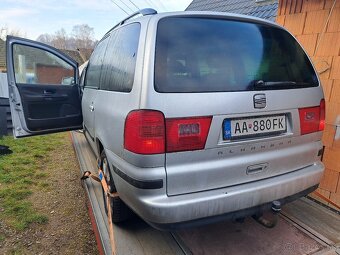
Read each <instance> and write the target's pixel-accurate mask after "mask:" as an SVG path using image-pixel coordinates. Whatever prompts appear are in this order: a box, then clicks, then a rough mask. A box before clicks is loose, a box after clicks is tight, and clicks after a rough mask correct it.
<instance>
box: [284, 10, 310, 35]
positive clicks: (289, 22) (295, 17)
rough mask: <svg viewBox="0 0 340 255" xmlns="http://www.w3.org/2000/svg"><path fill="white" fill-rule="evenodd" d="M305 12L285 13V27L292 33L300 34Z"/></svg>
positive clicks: (303, 24)
mask: <svg viewBox="0 0 340 255" xmlns="http://www.w3.org/2000/svg"><path fill="white" fill-rule="evenodd" d="M305 20H306V13H297V14H291V15H287V16H286V19H285V27H286V28H287V29H288V30H289V31H290V32H291V33H292V34H294V35H301V34H302V32H303V28H304V26H305Z"/></svg>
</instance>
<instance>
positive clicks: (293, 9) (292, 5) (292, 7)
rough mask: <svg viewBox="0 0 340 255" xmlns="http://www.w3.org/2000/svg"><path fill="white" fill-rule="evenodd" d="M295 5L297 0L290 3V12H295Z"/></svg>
mask: <svg viewBox="0 0 340 255" xmlns="http://www.w3.org/2000/svg"><path fill="white" fill-rule="evenodd" d="M296 5H297V0H293V1H292V3H291V7H290V12H289V13H291V14H294V13H296Z"/></svg>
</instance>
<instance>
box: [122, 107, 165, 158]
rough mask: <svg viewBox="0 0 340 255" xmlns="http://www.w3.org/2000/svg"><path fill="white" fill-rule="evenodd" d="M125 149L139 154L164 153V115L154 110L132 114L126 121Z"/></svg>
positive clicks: (133, 112)
mask: <svg viewBox="0 0 340 255" xmlns="http://www.w3.org/2000/svg"><path fill="white" fill-rule="evenodd" d="M124 147H125V149H127V150H129V151H131V152H134V153H138V154H158V153H164V152H165V125H164V115H163V113H161V112H158V111H152V110H138V111H132V112H130V113H129V114H128V116H127V118H126V120H125V129H124Z"/></svg>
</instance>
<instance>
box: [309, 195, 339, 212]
mask: <svg viewBox="0 0 340 255" xmlns="http://www.w3.org/2000/svg"><path fill="white" fill-rule="evenodd" d="M314 194H315V195H316V196H318V197H320V198H321V199H323V200H325V201H326V202H327V203H330V204H331V205H333V206H334V207H336V208H338V209H339V210H340V206H339V205H337V204H336V203H334V202H333V201H331V200H329V199H328V198H327V197H325V196H323V195H321V194H320V193H319V192H317V191H314Z"/></svg>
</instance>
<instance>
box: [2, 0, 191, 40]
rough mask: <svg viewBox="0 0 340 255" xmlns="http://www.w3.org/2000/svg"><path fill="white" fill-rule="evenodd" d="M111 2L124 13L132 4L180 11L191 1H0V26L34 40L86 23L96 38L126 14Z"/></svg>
mask: <svg viewBox="0 0 340 255" xmlns="http://www.w3.org/2000/svg"><path fill="white" fill-rule="evenodd" d="M114 3H116V4H118V5H119V6H120V7H121V8H123V9H125V11H126V12H128V13H132V12H134V11H136V7H135V6H134V5H136V6H137V7H138V8H147V7H152V8H154V9H156V10H157V11H158V12H167V11H176V10H184V9H185V8H186V7H187V6H188V5H189V4H190V3H191V0H1V9H0V28H1V27H4V26H7V27H8V28H9V29H19V30H20V32H21V33H24V34H26V36H27V38H30V39H34V40H35V39H36V38H37V37H38V36H39V35H40V34H43V33H49V34H53V33H54V32H55V31H57V30H59V29H61V28H64V29H65V30H66V32H67V33H70V32H71V30H72V27H73V26H74V25H79V24H88V25H89V26H90V27H93V28H94V32H95V37H96V39H100V38H101V37H102V36H103V35H104V34H105V33H106V32H107V31H108V30H109V29H110V28H111V27H112V26H113V25H115V24H116V23H117V22H119V21H120V20H122V19H123V18H125V17H126V16H127V14H126V13H124V11H122V10H121V9H120V8H119V7H117V5H115V4H114ZM133 4H134V5H133Z"/></svg>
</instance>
